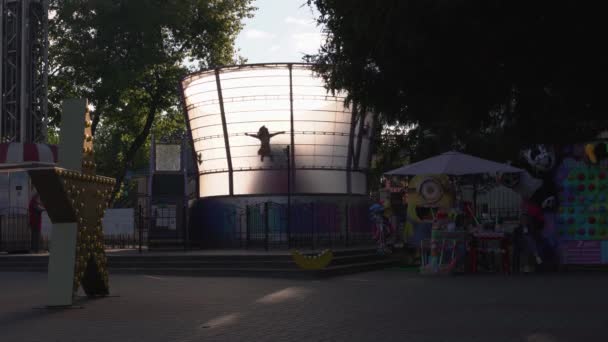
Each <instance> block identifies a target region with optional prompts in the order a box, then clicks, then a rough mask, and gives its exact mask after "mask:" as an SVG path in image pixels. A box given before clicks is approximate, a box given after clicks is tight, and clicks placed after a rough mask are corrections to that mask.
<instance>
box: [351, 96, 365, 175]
mask: <svg viewBox="0 0 608 342" xmlns="http://www.w3.org/2000/svg"><path fill="white" fill-rule="evenodd" d="M359 110H360V113H359V133H357V148H356V150H355V156H354V157H355V160H354V162H353V166H354V169H355V170H359V162H360V159H361V143H362V142H363V130H364V128H365V116H366V114H367V113H366V111H365V108H363V107H361V108H359Z"/></svg>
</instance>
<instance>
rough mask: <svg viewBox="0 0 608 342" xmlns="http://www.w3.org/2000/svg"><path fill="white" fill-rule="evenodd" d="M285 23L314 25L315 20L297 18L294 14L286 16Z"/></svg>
mask: <svg viewBox="0 0 608 342" xmlns="http://www.w3.org/2000/svg"><path fill="white" fill-rule="evenodd" d="M284 21H285V23H287V24H296V25H300V26H309V27H311V26H314V22H313V21H312V20H310V19H308V20H307V19H301V18H295V17H292V16H288V17H285V20H284Z"/></svg>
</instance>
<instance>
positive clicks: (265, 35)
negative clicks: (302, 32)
mask: <svg viewBox="0 0 608 342" xmlns="http://www.w3.org/2000/svg"><path fill="white" fill-rule="evenodd" d="M276 36H277V35H276V34H274V33H270V32H266V31H262V30H256V29H248V30H246V31H245V37H247V38H249V39H274V38H275V37H276Z"/></svg>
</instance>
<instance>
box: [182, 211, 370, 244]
mask: <svg viewBox="0 0 608 342" xmlns="http://www.w3.org/2000/svg"><path fill="white" fill-rule="evenodd" d="M202 211H203V213H202V215H203V217H204V218H203V220H202V221H203V222H204V225H203V226H201V227H193V232H192V238H193V242H194V243H195V244H198V245H200V246H201V247H206V248H221V247H224V248H226V247H228V248H263V249H266V250H269V249H275V248H276V249H281V248H311V249H316V248H322V247H334V246H343V247H347V246H353V245H366V244H371V243H373V240H372V233H371V229H372V227H371V224H370V222H369V218H368V217H367V205H365V204H357V205H352V204H351V205H349V204H336V203H329V202H327V203H325V202H312V203H311V202H307V203H297V202H296V203H293V204H292V205H291V206H290V207H289V208H288V206H287V205H286V204H283V203H275V202H270V201H269V202H262V203H255V204H250V205H247V206H245V207H243V208H241V207H236V206H230V205H222V204H217V203H210V204H208V205H206V206H205V207H204V208H203V209H202ZM194 230H197V231H198V232H195V231H194Z"/></svg>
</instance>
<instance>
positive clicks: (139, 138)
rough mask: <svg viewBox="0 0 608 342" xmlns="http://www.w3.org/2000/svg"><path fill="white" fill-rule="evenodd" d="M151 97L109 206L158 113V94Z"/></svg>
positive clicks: (119, 173)
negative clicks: (150, 103) (146, 112)
mask: <svg viewBox="0 0 608 342" xmlns="http://www.w3.org/2000/svg"><path fill="white" fill-rule="evenodd" d="M152 95H153V96H151V99H152V105H151V106H150V111H149V112H148V115H147V117H146V123H145V124H144V128H143V129H142V131H141V132H140V133H139V134H138V135H137V137H135V140H133V143H131V146H129V150H128V151H127V154H126V156H125V159H124V161H123V163H122V165H121V166H120V170H119V172H118V175H117V177H116V185H114V190H113V192H112V197H111V198H110V204H112V203H114V199H115V198H116V194H117V193H118V191H119V190H120V186H121V185H122V182H123V181H124V179H125V174H126V173H127V169H128V168H129V165H130V164H131V162H132V161H133V158H135V154H136V153H137V151H139V149H140V148H141V146H142V145H143V144H144V142H145V141H146V139H147V138H148V136H149V135H150V130H151V129H152V124H153V123H154V118H155V117H156V112H157V111H158V98H159V96H158V94H152ZM108 207H110V206H108Z"/></svg>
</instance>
